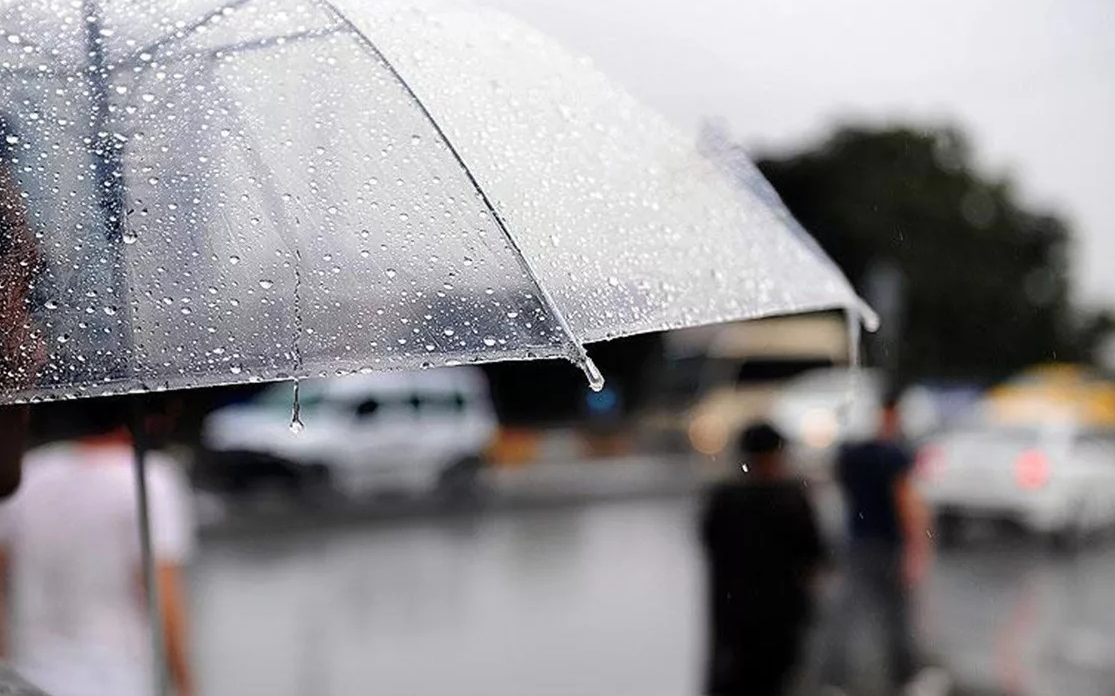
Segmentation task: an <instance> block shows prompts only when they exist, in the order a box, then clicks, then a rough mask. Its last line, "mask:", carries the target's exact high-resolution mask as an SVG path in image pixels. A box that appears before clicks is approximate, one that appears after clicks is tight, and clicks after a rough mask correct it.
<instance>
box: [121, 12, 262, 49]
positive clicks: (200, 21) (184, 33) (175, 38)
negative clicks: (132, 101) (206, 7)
mask: <svg viewBox="0 0 1115 696" xmlns="http://www.w3.org/2000/svg"><path fill="white" fill-rule="evenodd" d="M251 1H252V0H231V1H230V2H227V3H225V4H224V5H221V6H220V7H217V8H214V9H213V10H211V11H209V12H206V13H205V14H203V15H202V16H201V17H198V18H197V19H196V20H194V22H193V23H192V24H190V25H189V26H187V27H183V28H182V29H181V30H180V31H178V32H176V33H175V34H173V35H170V36H168V37H166V38H165V39H162V40H159V41H155V42H154V43H150V44H147V45H146V46H144V47H143V48H141V49H139V50H138V51H133V52H132V53H131V55H129V56H128V57H126V58H124V59H123V60H121V61H120V64H121V65H127V64H129V63H132V62H134V61H135V60H136V59H137V58H139V56H140V55H141V54H143V53H154V52H156V51H157V50H159V49H161V48H164V47H166V46H167V45H168V44H174V43H178V42H180V41H185V40H186V39H188V38H189V37H190V36H191V35H192V34H193V33H194V32H196V31H197V30H198V29H200V28H202V27H203V26H205V25H206V24H208V23H209V22H211V21H213V18H214V17H218V16H220V15H222V14H224V13H225V11H226V10H233V9H236V8H237V7H242V6H244V5H247V4H248V3H249V2H251Z"/></svg>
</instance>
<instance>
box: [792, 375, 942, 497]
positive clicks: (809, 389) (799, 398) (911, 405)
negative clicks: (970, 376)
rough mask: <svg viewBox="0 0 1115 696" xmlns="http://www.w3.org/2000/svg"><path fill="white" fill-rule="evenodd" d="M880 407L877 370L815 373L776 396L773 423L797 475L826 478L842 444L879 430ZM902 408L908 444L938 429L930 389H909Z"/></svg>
mask: <svg viewBox="0 0 1115 696" xmlns="http://www.w3.org/2000/svg"><path fill="white" fill-rule="evenodd" d="M882 402H883V379H882V375H881V374H880V373H879V372H877V371H876V370H872V369H858V370H856V369H850V368H846V367H844V368H829V369H822V370H812V371H810V372H807V373H805V374H803V375H800V376H798V377H796V378H794V379H792V380H790V381H789V382H787V383H786V385H785V386H784V387H783V388H782V390H781V391H780V392H779V393H778V395H777V396H775V398H774V400H773V403H772V405H771V408H770V420H771V422H772V423H773V424H774V425H775V427H777V428H778V429H779V430H780V431H781V432H782V434H783V435H785V437H786V440H787V443H788V445H789V450H790V455H791V459H792V461H793V462H794V464H795V465H796V467H797V468H798V470H799V473H801V474H803V475H805V476H808V477H810V478H819V479H826V478H829V476H830V475H831V471H832V466H833V464H834V460H835V458H836V454H837V452H838V451H839V448H840V446H841V445H843V444H844V443H846V442H849V441H853V440H862V439H866V438H869V437H872V436H874V435H875V433H876V432H877V431H878V428H879V422H880V418H881V413H880V410H881V408H882ZM898 408H899V412H900V418H901V421H902V430H903V434H904V435H905V437H906V438H907V439H909V440H912V441H915V442H916V441H920V440H921V439H922V438H925V437H926V436H927V435H928V434H929V432H930V431H931V430H933V429H934V428H935V427H936V424H937V422H938V418H939V414H938V408H937V407H936V405H935V403H934V396H933V394H932V393H931V391H930V390H929V389H927V388H925V387H923V386H920V385H914V386H911V387H909V388H908V389H906V391H905V392H903V393H902V397H901V399H900V401H899V404H898Z"/></svg>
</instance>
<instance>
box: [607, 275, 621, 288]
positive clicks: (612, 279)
mask: <svg viewBox="0 0 1115 696" xmlns="http://www.w3.org/2000/svg"><path fill="white" fill-rule="evenodd" d="M608 285H611V286H612V287H613V288H618V287H619V278H617V277H615V276H608Z"/></svg>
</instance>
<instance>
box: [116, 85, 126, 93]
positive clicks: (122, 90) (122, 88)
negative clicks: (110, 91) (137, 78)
mask: <svg viewBox="0 0 1115 696" xmlns="http://www.w3.org/2000/svg"><path fill="white" fill-rule="evenodd" d="M116 93H117V94H127V93H128V88H127V87H125V86H124V85H117V86H116Z"/></svg>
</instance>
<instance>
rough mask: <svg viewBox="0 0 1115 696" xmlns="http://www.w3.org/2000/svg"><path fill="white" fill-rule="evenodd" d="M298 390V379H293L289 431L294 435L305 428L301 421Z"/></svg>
mask: <svg viewBox="0 0 1115 696" xmlns="http://www.w3.org/2000/svg"><path fill="white" fill-rule="evenodd" d="M298 392H299V383H298V380H294V393H293V395H292V397H291V404H290V432H292V433H294V434H295V435H298V434H299V433H301V432H302V431H303V430H305V429H306V426H305V425H304V424H303V423H302V418H301V416H302V402H301V400H300V399H299V395H298Z"/></svg>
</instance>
